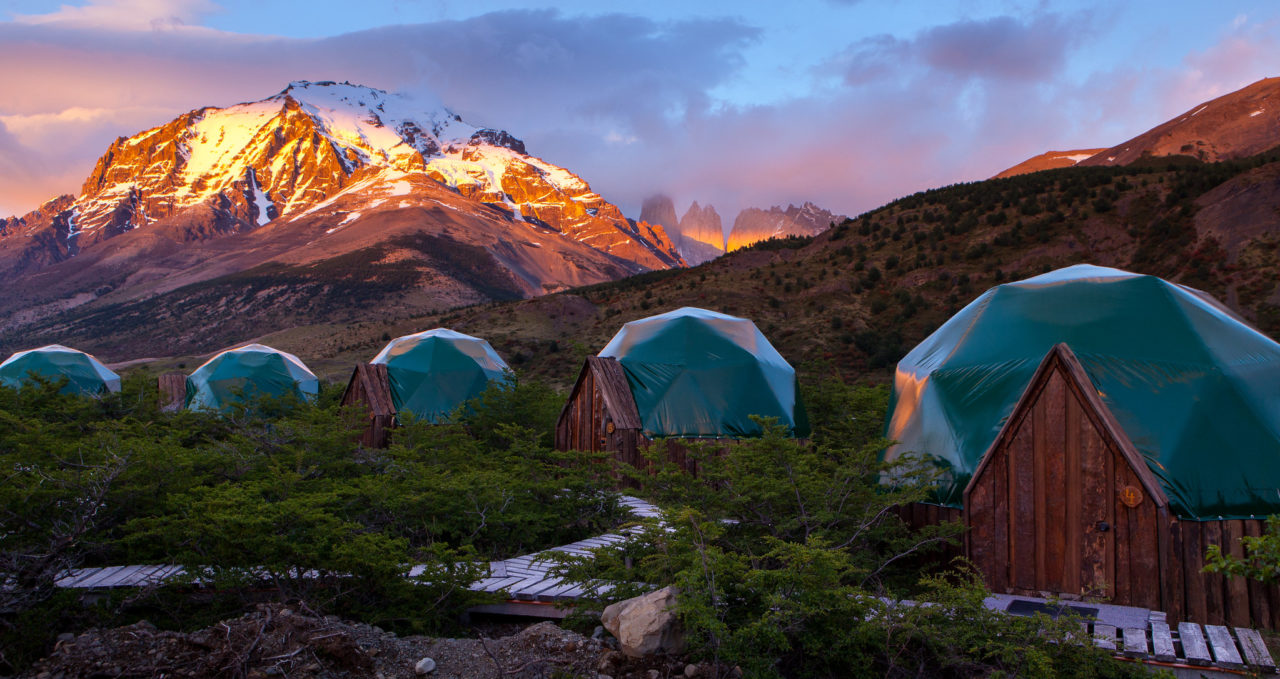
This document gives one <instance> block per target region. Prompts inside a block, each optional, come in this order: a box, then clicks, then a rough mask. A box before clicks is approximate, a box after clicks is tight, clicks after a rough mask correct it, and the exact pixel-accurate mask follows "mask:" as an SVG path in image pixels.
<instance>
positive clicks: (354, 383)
mask: <svg viewBox="0 0 1280 679" xmlns="http://www.w3.org/2000/svg"><path fill="white" fill-rule="evenodd" d="M342 405H344V406H353V407H356V408H360V409H362V410H364V412H365V427H364V430H363V431H362V432H361V434H360V443H361V444H362V445H364V446H365V447H366V448H385V447H387V442H388V440H389V439H390V436H391V429H392V427H394V426H395V422H396V406H395V403H394V402H393V401H392V399H391V379H390V377H388V375H387V366H385V365H382V364H380V363H361V364H359V365H357V366H356V369H355V370H354V371H352V373H351V380H350V381H349V382H347V388H346V390H345V391H343V392H342Z"/></svg>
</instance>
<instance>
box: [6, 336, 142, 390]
mask: <svg viewBox="0 0 1280 679" xmlns="http://www.w3.org/2000/svg"><path fill="white" fill-rule="evenodd" d="M30 373H35V374H37V375H40V376H42V377H45V378H48V379H50V380H58V379H61V378H63V377H65V378H67V386H65V387H63V388H62V391H63V392H64V393H80V394H92V395H95V396H96V395H98V394H105V393H107V392H114V391H120V376H119V375H117V374H115V373H114V372H112V371H111V369H110V368H108V367H107V366H105V365H103V364H102V363H101V362H100V361H99V360H98V359H96V358H94V357H93V356H91V355H89V354H86V353H84V352H83V351H77V350H75V349H72V348H70V347H64V346H62V345H61V344H50V345H48V346H43V347H40V348H39V349H29V350H27V351H19V352H18V353H16V354H14V355H12V356H10V357H9V358H7V359H5V361H4V363H0V385H4V386H6V387H12V388H14V389H17V388H19V387H21V386H22V385H24V384H26V383H27V380H28V379H29V376H30Z"/></svg>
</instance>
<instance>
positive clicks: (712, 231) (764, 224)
mask: <svg viewBox="0 0 1280 679" xmlns="http://www.w3.org/2000/svg"><path fill="white" fill-rule="evenodd" d="M640 219H641V221H643V222H647V223H651V224H661V225H662V226H663V228H664V229H665V230H666V231H667V233H669V234H671V235H672V238H673V239H674V240H675V242H676V247H677V248H678V249H679V250H680V253H681V254H682V255H683V256H684V258H685V259H686V260H688V262H689V263H690V264H693V265H696V264H701V263H703V262H706V261H710V260H711V259H714V258H716V257H719V256H720V255H723V254H724V253H725V252H726V251H732V250H737V249H740V248H743V247H746V246H749V245H752V244H755V243H758V242H760V241H762V240H768V239H770V238H786V237H789V236H814V235H817V234H819V233H822V232H823V231H825V230H826V229H828V228H830V227H831V225H832V224H836V223H839V222H841V221H844V219H845V217H844V216H843V215H837V214H835V213H833V212H831V211H829V210H825V209H823V208H820V207H818V206H817V205H814V204H813V203H811V202H805V203H804V204H803V205H800V206H799V207H797V206H795V205H788V206H787V207H786V209H783V208H782V207H780V206H777V205H775V206H773V207H771V208H769V209H767V210H765V209H761V208H744V209H743V210H741V211H740V212H739V213H738V216H737V217H736V218H734V220H733V228H732V229H731V230H730V231H729V233H728V234H726V233H725V231H724V225H723V222H722V221H721V220H720V214H719V213H718V212H716V209H715V207H714V206H712V205H707V206H705V207H703V206H702V205H700V204H699V203H698V201H696V200H695V201H694V202H693V203H692V204H691V205H690V206H689V209H688V210H687V211H686V212H685V214H684V216H683V217H681V218H679V219H677V218H676V209H675V204H674V203H673V202H672V200H671V198H670V197H669V196H666V195H662V194H656V195H654V196H651V197H649V198H648V199H646V200H645V201H644V204H643V207H642V209H641V213H640Z"/></svg>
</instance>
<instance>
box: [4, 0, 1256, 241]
mask: <svg viewBox="0 0 1280 679" xmlns="http://www.w3.org/2000/svg"><path fill="white" fill-rule="evenodd" d="M1091 21H1092V20H1090V19H1087V18H1080V17H1062V16H1058V15H1050V14H1033V15H1030V16H1027V17H1021V18H997V19H989V20H983V21H963V22H958V23H955V24H951V25H947V26H938V27H935V28H932V29H929V30H926V31H923V32H921V33H919V34H917V35H914V36H905V37H893V36H879V37H873V38H869V39H866V40H860V41H857V42H855V43H853V44H850V45H848V46H844V47H843V48H840V49H836V50H833V53H832V55H831V57H830V59H828V60H827V62H826V63H825V64H824V65H823V66H822V68H821V69H819V70H818V71H816V72H815V73H814V74H812V75H813V77H814V78H815V79H816V80H817V81H819V82H821V83H823V84H822V85H819V89H818V91H817V92H816V93H815V94H813V95H812V96H809V97H804V98H799V99H794V100H791V101H786V102H782V103H778V104H774V105H768V106H756V107H727V106H721V105H717V104H716V103H714V102H713V101H712V99H711V97H710V96H709V94H708V93H709V92H711V91H713V90H714V88H716V87H717V86H720V85H723V84H724V83H726V82H728V81H730V80H732V79H733V78H734V77H735V76H736V75H737V74H739V73H740V71H741V69H742V68H743V67H744V64H743V61H742V57H741V56H740V55H741V53H742V51H743V49H744V48H746V47H748V46H750V45H751V44H752V43H753V41H754V40H756V39H757V37H758V35H759V33H758V31H756V29H753V28H751V27H748V26H744V25H742V24H741V23H738V22H735V21H728V20H702V21H684V22H674V23H664V22H656V21H652V20H648V19H643V18H638V17H632V16H624V15H605V16H597V17H585V18H584V17H572V18H569V17H564V16H561V15H559V14H557V13H555V12H549V11H542V12H538V11H520V12H501V13H495V14H489V15H485V16H481V17H476V18H474V19H468V20H465V21H450V22H439V23H434V24H424V25H417V26H395V27H385V28H379V29H373V30H368V31H361V32H357V33H351V34H347V35H342V36H336V37H332V38H325V39H321V40H290V39H283V38H275V37H270V36H246V35H234V34H226V33H219V32H216V31H211V30H208V29H194V28H184V27H182V26H177V27H173V28H169V29H166V30H162V31H154V30H146V31H123V30H113V31H101V30H89V29H86V28H83V27H74V26H68V25H65V24H64V25H52V24H45V25H16V24H12V23H11V24H0V62H3V63H23V64H24V66H25V67H24V68H22V69H3V70H0V90H3V91H4V92H6V97H5V99H4V101H2V102H0V124H3V125H5V130H7V132H6V133H5V134H0V174H3V176H5V177H6V179H10V178H13V177H16V178H17V179H16V180H14V181H11V182H8V184H9V185H8V186H5V185H4V184H5V183H4V182H0V213H8V212H22V211H25V210H27V209H30V208H32V207H35V206H36V205H38V204H39V203H41V202H43V201H44V200H45V199H47V198H49V197H52V196H53V195H55V194H56V193H59V192H62V191H68V190H73V189H75V188H76V187H77V186H78V185H79V182H80V180H81V179H82V178H83V176H84V175H85V174H87V173H88V171H89V169H90V167H91V166H92V163H93V161H94V160H95V159H96V158H97V156H98V155H99V154H100V153H101V152H102V151H103V150H104V149H105V147H106V145H107V143H109V142H110V140H111V139H112V138H114V137H115V136H117V135H120V134H132V133H134V132H137V131H139V130H141V129H144V128H146V127H149V126H152V125H156V124H160V123H162V122H165V121H167V120H169V119H171V118H172V117H174V116H175V115H177V114H180V113H183V112H185V111H187V110H190V109H193V108H196V107H200V106H204V105H219V106H225V105H229V104H233V103H237V102H240V101H247V100H253V99H260V98H262V97H265V96H268V95H270V94H272V93H274V92H276V91H279V90H280V89H281V88H283V87H284V86H285V84H287V83H288V82H289V81H291V80H296V79H311V80H350V81H352V82H360V83H363V84H367V85H371V86H374V87H382V88H384V89H392V90H396V89H403V90H430V91H433V92H434V93H436V94H437V95H438V96H439V97H440V99H441V100H443V101H444V102H445V103H446V104H447V105H449V106H450V107H451V108H453V109H454V110H456V111H457V112H459V113H460V114H462V116H463V117H464V118H466V119H467V120H469V121H471V122H473V123H476V124H479V125H489V126H495V127H501V128H504V129H507V130H509V131H510V132H512V133H513V134H515V135H516V136H519V137H522V138H523V139H524V140H525V141H526V143H527V144H528V148H529V150H530V152H532V153H534V154H537V155H540V156H543V157H545V158H547V159H548V160H550V161H551V162H555V163H558V164H561V165H563V166H566V167H568V168H570V169H572V170H573V171H575V172H577V173H579V174H580V175H582V176H583V177H584V178H585V179H586V180H587V181H589V182H590V183H591V184H592V186H593V187H595V188H596V189H597V190H598V191H600V192H601V193H602V194H603V195H604V196H605V197H606V198H607V199H609V200H612V201H614V202H616V203H618V204H620V205H621V206H622V207H623V209H624V211H626V212H627V213H628V214H631V215H635V214H637V213H638V209H639V206H640V203H641V201H642V200H643V199H644V198H645V197H646V196H648V195H650V194H651V193H653V192H656V191H664V192H666V193H668V194H669V195H672V196H674V197H675V198H676V199H677V202H679V203H684V204H687V203H688V202H690V201H692V200H695V199H696V200H698V201H699V202H701V203H703V204H706V203H708V202H710V203H713V204H714V205H716V207H717V209H718V210H719V211H720V213H721V214H722V215H725V216H726V220H727V221H732V218H733V215H734V214H736V211H737V210H738V209H740V208H742V207H746V206H768V205H771V204H786V203H788V202H791V203H800V202H803V201H805V200H812V201H815V202H817V203H819V204H820V205H823V206H825V207H828V208H829V209H832V210H836V211H840V212H845V213H847V214H856V213H857V212H860V211H862V210H866V209H870V208H874V207H876V206H878V205H881V204H883V203H885V202H887V201H889V200H892V199H894V198H897V197H900V196H902V195H905V194H909V193H912V192H914V191H918V190H923V189H927V188H932V187H936V186H941V185H945V184H950V183H954V182H957V181H970V180H976V179H983V178H986V177H988V176H991V175H992V174H995V173H996V172H998V171H1000V170H1002V169H1004V168H1006V167H1008V166H1011V165H1013V164H1015V163H1017V162H1020V161H1022V160H1024V159H1026V158H1027V157H1030V156H1032V155H1036V154H1038V153H1041V152H1043V151H1046V150H1049V149H1061V148H1071V147H1075V148H1082V147H1090V146H1101V145H1108V144H1114V143H1119V142H1120V141H1122V140H1123V139H1126V138H1128V137H1132V136H1134V135H1136V134H1138V133H1140V132H1143V131H1145V129H1147V128H1148V127H1150V126H1152V125H1155V124H1158V123H1159V122H1162V121H1163V120H1165V119H1167V118H1169V117H1172V116H1173V115H1176V114H1177V113H1180V112H1182V111H1184V110H1187V109H1188V108H1190V107H1191V106H1193V105H1195V104H1196V103H1198V102H1199V101H1202V100H1203V99H1206V98H1209V97H1211V96H1217V95H1218V94H1222V93H1224V92H1226V91H1230V90H1233V89H1236V88H1238V87H1240V86H1242V85H1244V84H1247V82H1251V81H1252V80H1255V79H1257V78H1258V77H1261V76H1262V75H1268V73H1266V69H1268V68H1272V65H1273V64H1275V63H1280V46H1278V41H1277V29H1276V27H1275V26H1274V25H1270V24H1254V23H1250V22H1247V21H1246V22H1243V23H1241V24H1239V25H1237V26H1234V27H1232V28H1231V29H1229V30H1228V31H1227V32H1226V33H1224V34H1223V35H1222V36H1221V39H1220V40H1219V41H1218V42H1217V43H1216V44H1214V45H1213V46H1212V47H1210V48H1207V49H1205V50H1203V51H1200V52H1195V53H1190V54H1188V55H1187V57H1186V60H1185V67H1184V68H1166V67H1155V66H1153V67H1144V66H1142V65H1138V64H1126V65H1122V66H1119V67H1117V68H1115V69H1112V70H1110V71H1105V72H1097V73H1094V74H1092V75H1091V76H1076V79H1075V80H1073V79H1072V78H1070V77H1068V75H1067V74H1066V71H1067V70H1068V65H1069V64H1072V63H1073V61H1072V60H1073V57H1074V56H1076V55H1077V54H1078V53H1079V51H1080V50H1082V49H1084V48H1085V43H1084V42H1082V40H1083V39H1084V38H1082V37H1080V36H1087V35H1088V33H1089V30H1088V28H1089V26H1090V22H1091ZM51 82H53V83H58V86H57V87H49V86H48V83H51ZM1215 88H1220V89H1221V91H1217V89H1215ZM6 121H7V122H6ZM31 158H37V159H38V160H37V161H36V162H33V163H32V162H28V161H29V160H30V159H31Z"/></svg>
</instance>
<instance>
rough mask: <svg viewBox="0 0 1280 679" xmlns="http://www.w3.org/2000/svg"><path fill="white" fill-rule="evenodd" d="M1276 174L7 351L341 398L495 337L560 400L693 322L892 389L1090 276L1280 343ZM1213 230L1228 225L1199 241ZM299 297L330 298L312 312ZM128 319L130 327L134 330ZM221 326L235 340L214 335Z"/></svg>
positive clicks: (1167, 180) (1110, 184) (1097, 188)
mask: <svg viewBox="0 0 1280 679" xmlns="http://www.w3.org/2000/svg"><path fill="white" fill-rule="evenodd" d="M1278 161H1280V155H1277V154H1276V153H1275V152H1271V153H1268V154H1263V155H1260V156H1256V157H1253V158H1248V159H1245V160H1240V161H1233V162H1225V163H1215V164H1202V163H1199V162H1196V161H1194V160H1190V159H1173V160H1170V159H1162V160H1159V161H1151V162H1146V163H1141V164H1137V165H1132V166H1128V167H1094V168H1078V167H1077V168H1066V169H1061V170H1052V171H1046V172H1038V173H1033V174H1027V175H1021V176H1017V177H1011V178H1005V179H993V180H987V181H982V182H976V183H970V184H959V185H954V186H949V187H945V188H941V189H936V190H932V191H926V192H922V193H918V194H915V195H912V196H907V197H905V198H902V199H900V200H897V201H894V202H893V203H890V204H888V205H886V206H884V207H881V208H879V209H877V210H874V211H871V212H868V213H866V214H863V215H861V216H860V217H858V218H856V219H852V220H848V221H846V222H844V223H843V224H840V225H838V226H837V227H836V228H834V229H832V230H830V231H828V232H826V233H824V234H821V235H819V236H817V237H814V238H791V239H786V240H780V241H768V242H765V243H760V244H757V245H756V246H753V247H751V248H747V249H745V250H740V251H737V252H734V253H731V254H729V255H727V256H725V257H722V258H720V259H718V260H715V261H713V262H709V263H707V264H704V265H702V266H699V267H696V268H691V269H682V270H673V271H661V272H655V273H650V274H645V275H640V276H636V277H633V278H629V279H626V280H622V281H617V282H613V283H607V284H601V285H595V286H591V287H585V288H578V289H574V290H571V291H567V292H562V293H557V294H553V295H547V296H544V297H539V298H536V299H530V300H518V301H510V302H500V303H491V304H484V305H477V306H472V307H466V308H461V309H454V310H451V311H447V312H443V313H425V314H416V313H414V312H413V311H412V309H413V307H412V306H411V305H407V304H404V303H403V301H402V297H400V295H401V294H402V291H401V290H400V288H402V287H404V285H405V284H403V283H402V282H401V281H399V280H397V281H395V282H394V284H392V285H391V286H390V287H388V283H389V280H390V279H389V278H388V277H387V276H383V275H380V273H379V275H373V272H371V271H370V272H366V273H367V274H368V275H364V276H362V275H361V272H360V267H355V268H352V269H351V270H350V271H344V272H342V274H343V275H342V276H340V277H338V279H337V280H340V281H341V285H340V286H339V285H337V284H336V281H327V280H322V277H317V276H316V273H317V272H308V274H307V275H306V276H305V277H303V276H301V275H300V276H298V277H297V278H298V280H297V281H294V282H293V283H292V284H291V283H290V280H291V279H290V277H289V276H288V275H287V274H288V273H289V272H283V271H272V272H269V274H270V279H271V280H270V283H271V285H270V286H268V288H269V289H270V290H272V291H275V292H273V293H271V294H273V295H276V296H279V295H284V296H287V297H288V298H289V300H290V301H289V303H288V304H273V305H268V306H267V307H263V308H262V309H261V310H260V311H259V312H257V313H253V314H246V313H244V310H243V309H241V308H240V307H238V306H235V305H223V306H219V305H217V304H212V303H206V304H201V305H200V306H199V309H200V311H199V313H189V312H188V313H184V311H183V309H184V308H185V305H184V302H185V301H189V300H192V299H195V296H196V293H197V292H204V293H208V292H209V291H217V292H218V294H219V295H220V296H225V295H226V294H231V293H234V294H237V295H241V296H242V297H243V298H244V299H246V300H250V299H251V298H252V299H253V300H254V304H255V305H256V306H255V307H254V308H257V307H260V306H262V305H261V304H259V303H258V302H262V301H264V300H263V299H262V298H260V297H252V296H248V297H245V296H246V295H250V292H251V291H254V290H257V289H258V288H259V287H261V286H259V285H258V283H259V282H260V281H259V280H258V279H257V278H255V277H254V276H258V275H259V274H265V273H266V272H254V276H246V275H245V274H241V275H239V276H238V277H237V278H236V279H235V280H232V279H230V278H228V279H219V280H216V281H212V282H209V283H205V284H202V286H204V287H203V288H201V291H195V290H189V289H182V290H178V291H175V292H174V293H170V294H169V295H167V296H162V297H160V298H156V299H153V300H148V301H147V302H146V303H145V304H146V305H149V307H148V308H147V309H140V308H130V309H117V310H113V311H114V312H115V314H116V316H113V320H112V322H110V323H108V322H107V321H106V319H98V318H92V319H72V320H71V321H70V322H68V323H65V324H62V325H59V326H57V327H50V328H47V329H46V330H45V331H43V332H42V334H41V335H40V336H23V337H11V338H7V341H6V344H8V345H9V346H12V347H16V346H19V345H30V344H35V343H37V342H43V341H64V342H66V341H70V342H71V343H79V345H81V346H83V347H84V348H86V349H89V350H102V349H110V350H111V351H110V352H109V353H108V357H109V358H111V359H113V360H120V359H125V358H134V357H138V356H145V355H150V356H155V355H166V354H165V353H164V352H163V351H162V349H163V346H165V343H166V342H171V341H172V340H170V339H168V338H167V336H166V334H165V333H166V332H178V333H179V334H180V336H181V338H182V341H181V342H180V343H179V344H176V345H174V344H170V345H169V346H173V347H174V351H170V352H168V355H172V354H174V353H195V352H197V351H211V350H214V349H217V348H219V347H222V346H225V345H227V344H230V343H233V342H235V341H240V340H247V339H250V338H255V337H256V338H259V339H261V340H262V341H266V342H268V343H272V344H275V345H277V346H279V347H280V348H282V349H286V350H289V351H293V352H296V353H298V354H299V355H300V356H302V357H303V358H304V359H305V360H307V361H308V362H309V363H312V364H313V365H315V366H316V367H317V368H318V369H319V370H320V371H321V372H324V373H327V374H328V375H329V376H331V377H333V378H336V379H345V378H346V375H347V374H349V371H350V366H351V365H352V364H354V363H356V362H359V361H367V360H369V359H370V358H372V356H373V355H374V353H375V352H376V351H377V350H378V349H379V348H380V347H381V346H382V344H383V343H384V342H385V341H386V339H389V338H390V337H393V336H396V335H398V334H403V333H407V332H414V331H418V330H423V329H427V328H432V327H436V326H441V325H442V326H447V327H451V328H453V329H455V330H459V331H462V332H467V333H470V334H474V335H477V336H480V337H484V338H486V339H488V340H489V341H490V342H491V343H493V345H494V346H495V348H497V350H498V351H499V352H500V353H501V354H502V355H503V356H505V357H506V358H507V359H508V361H509V362H510V363H511V364H512V365H513V366H515V367H516V368H518V369H520V370H523V371H526V372H529V373H531V374H534V375H537V376H540V377H543V378H546V379H548V380H550V381H551V382H552V383H554V384H557V385H560V386H566V385H568V384H569V383H571V382H572V380H573V379H574V377H575V376H576V374H577V370H578V368H579V366H580V365H581V361H582V358H583V357H584V356H585V355H586V354H587V353H593V352H596V351H598V350H599V349H600V348H601V347H602V346H603V345H604V344H605V343H606V342H607V341H608V340H609V338H610V337H611V336H612V335H613V333H614V332H616V331H617V329H618V328H619V327H621V325H622V324H623V323H625V322H627V321H630V320H634V319H637V318H642V317H645V316H649V315H652V314H655V313H660V312H663V311H668V310H671V309H674V308H677V307H681V306H699V307H704V308H708V309H714V310H717V311H723V312H725V313H730V314H735V315H740V316H746V317H749V318H752V319H753V320H755V321H756V323H757V324H758V325H759V326H760V328H761V329H762V330H763V331H764V333H765V334H766V335H767V336H768V337H769V338H770V340H772V341H773V343H774V344H775V345H776V346H777V347H778V349H779V350H780V351H781V352H782V354H783V355H784V356H786V357H787V358H788V360H790V361H792V363H794V364H795V365H797V366H799V367H801V369H802V370H809V371H830V370H834V371H836V372H837V373H838V374H839V375H840V376H841V377H843V378H844V379H846V380H854V379H863V378H869V379H872V380H881V379H885V378H887V376H888V375H889V371H891V369H892V366H893V364H894V363H895V362H896V361H897V359H898V358H900V357H901V356H902V354H903V353H905V352H906V351H907V350H908V349H910V347H911V346H913V345H914V344H915V343H916V342H918V341H919V340H921V339H922V338H924V337H925V336H926V335H927V334H928V333H930V332H931V331H932V330H933V329H935V328H936V327H937V326H938V325H939V324H940V323H942V322H943V321H944V320H946V318H948V317H949V316H950V315H951V314H953V313H954V312H956V311H957V310H959V309H960V308H961V307H962V306H963V305H964V304H967V303H968V302H969V301H970V300H972V299H973V298H974V297H975V296H976V295H978V294H979V293H981V292H982V291H983V290H985V289H986V288H988V287H990V286H993V285H996V284H999V283H1001V282H1006V281H1010V280H1017V279H1020V278H1025V277H1029V276H1032V275H1036V274H1039V273H1042V272H1045V271H1049V270H1051V269H1055V268H1059V267H1062V266H1067V265H1070V264H1075V263H1082V262H1089V263H1093V264H1099V265H1103V266H1113V267H1118V268H1123V269H1128V270H1131V271H1136V272H1141V273H1150V274H1155V275H1159V276H1162V277H1165V278H1167V279H1170V280H1173V281H1176V282H1179V283H1184V284H1187V285H1191V286H1194V287H1197V288H1200V289H1203V290H1205V291H1207V292H1209V293H1211V294H1213V295H1215V296H1217V297H1218V298H1219V299H1222V300H1223V301H1224V302H1226V303H1227V304H1228V305H1229V306H1231V307H1233V308H1235V309H1237V310H1238V311H1239V312H1240V313H1241V314H1242V315H1243V316H1245V317H1246V318H1248V319H1250V320H1251V321H1252V322H1254V323H1255V324H1256V325H1257V326H1258V327H1259V328H1261V329H1262V330H1263V331H1264V332H1267V333H1268V334H1270V335H1272V336H1276V335H1277V334H1280V294H1277V285H1276V282H1277V280H1280V278H1278V274H1280V257H1278V256H1277V246H1280V236H1278V234H1280V217H1277V216H1276V215H1275V214H1274V213H1273V211H1261V212H1259V211H1254V212H1252V213H1248V214H1244V213H1242V212H1241V211H1239V210H1236V211H1234V212H1233V211H1232V210H1229V209H1222V207H1223V205H1224V204H1228V203H1230V201H1232V200H1237V197H1238V196H1239V195H1242V194H1247V193H1248V192H1249V191H1250V190H1252V189H1255V188H1257V187H1259V186H1263V185H1276V184H1280V179H1277V178H1276V176H1277V175H1280V172H1278V170H1280V162H1278ZM1207 201H1208V202H1207ZM1206 208H1212V209H1206ZM1202 213H1203V214H1211V215H1219V217H1216V219H1218V221H1217V222H1214V223H1203V222H1204V220H1203V219H1201V215H1202ZM1220 215H1234V217H1233V218H1232V219H1223V218H1221V217H1220ZM1223 234H1227V236H1230V237H1229V238H1227V237H1223ZM1223 240H1226V241H1228V243H1227V245H1225V246H1224V244H1223V243H1222V242H1221V241H1223ZM357 255H359V253H354V254H353V255H352V257H353V258H356V257H357ZM386 273H392V272H386ZM250 278H252V279H253V280H252V281H251V280H250ZM390 278H397V277H396V276H391V277H390ZM326 284H331V285H329V286H328V287H326ZM301 286H313V288H314V289H316V290H324V291H325V292H324V294H318V295H316V296H314V297H312V296H310V295H308V294H299V292H298V291H299V290H301V289H302V287H301ZM313 288H308V289H313ZM258 294H259V295H261V294H262V293H261V292H259V293H258ZM219 298H220V299H221V298H222V297H219ZM281 299H283V297H282V298H281ZM391 301H394V303H391ZM418 308H421V307H418ZM220 309H225V311H220ZM125 318H127V319H128V321H129V322H128V324H126V325H128V326H130V327H124V326H122V325H121V322H122V321H123V320H124V319H125ZM175 319H177V320H175ZM209 325H217V326H218V327H225V328H226V330H227V331H226V332H217V333H208V332H204V331H202V330H201V328H202V327H208V326H209ZM237 333H238V336H237ZM130 352H132V355H130ZM182 362H184V363H186V361H185V360H184V361H182Z"/></svg>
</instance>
